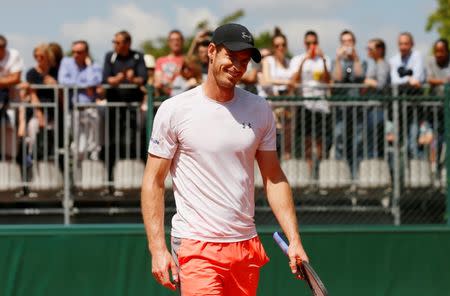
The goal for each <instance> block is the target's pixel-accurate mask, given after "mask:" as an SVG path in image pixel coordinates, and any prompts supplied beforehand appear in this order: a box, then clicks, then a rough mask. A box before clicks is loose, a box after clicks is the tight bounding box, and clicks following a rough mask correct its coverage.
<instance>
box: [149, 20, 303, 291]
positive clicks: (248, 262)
mask: <svg viewBox="0 0 450 296" xmlns="http://www.w3.org/2000/svg"><path fill="white" fill-rule="evenodd" d="M208 56H209V61H210V65H209V67H208V76H207V79H206V81H205V82H204V83H203V84H202V85H200V86H198V87H196V88H194V89H192V90H189V91H187V92H185V93H182V94H180V95H177V96H174V97H172V98H171V99H169V100H166V101H165V102H164V103H163V104H162V105H161V106H160V108H159V110H158V112H157V114H156V117H155V120H154V125H153V131H152V135H151V140H150V144H149V150H148V152H149V157H148V161H147V167H146V169H145V173H144V178H143V184H142V200H141V202H142V214H143V218H144V223H145V228H146V232H147V237H148V243H149V249H150V252H151V256H152V273H153V276H154V277H155V278H156V280H157V281H158V282H159V283H161V284H162V285H164V286H165V287H168V288H170V289H176V287H177V284H178V285H179V287H180V289H181V295H184V296H185V295H256V289H257V285H258V278H259V269H260V267H261V266H263V265H264V264H265V263H267V262H268V260H269V259H268V257H267V255H266V253H265V252H264V248H263V246H262V245H261V242H260V240H259V238H258V235H257V232H256V228H255V223H254V211H255V205H254V161H255V159H256V160H257V162H258V165H259V168H260V171H261V175H262V178H263V180H264V184H265V188H266V192H267V197H268V201H269V204H270V206H271V207H272V210H273V212H274V214H275V216H276V217H277V219H278V221H279V223H280V225H281V227H282V229H283V231H284V232H285V234H286V236H287V237H288V239H289V242H290V245H289V252H288V253H289V257H290V262H289V264H290V267H291V270H292V272H293V273H295V272H296V269H297V268H296V265H297V264H299V263H301V261H302V260H306V261H307V260H308V257H307V255H306V253H305V251H304V249H303V246H302V243H301V240H300V236H299V233H298V225H297V217H296V212H295V208H294V204H293V200H292V193H291V190H290V187H289V184H288V182H287V180H286V177H285V175H284V174H283V172H282V170H281V168H280V165H279V161H278V158H277V153H276V144H275V122H274V118H273V115H272V110H271V107H270V106H269V104H268V103H267V102H266V101H265V100H264V99H263V98H261V97H258V96H256V95H254V94H251V93H249V92H247V91H245V90H242V89H240V88H237V87H236V84H237V83H238V82H239V80H240V79H241V77H242V75H243V74H244V73H245V71H246V68H247V64H248V63H249V61H250V59H253V60H254V61H255V62H259V61H260V60H261V54H260V53H259V51H258V49H256V48H255V47H254V42H253V37H252V35H251V34H250V32H249V31H248V30H247V28H245V27H243V26H241V25H238V24H227V25H223V26H221V27H219V28H217V29H216V30H215V32H214V34H213V37H212V40H211V43H210V45H209V46H208ZM169 170H170V174H171V176H172V179H173V184H174V195H175V202H176V206H177V212H176V214H175V215H174V217H173V218H172V230H171V236H172V238H171V244H172V255H171V254H170V253H169V251H168V249H167V246H166V243H165V235H164V180H165V178H166V175H167V173H168V172H169ZM169 270H170V271H171V273H172V281H171V279H170V277H169Z"/></svg>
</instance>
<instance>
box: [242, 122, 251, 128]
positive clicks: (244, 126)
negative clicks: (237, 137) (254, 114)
mask: <svg viewBox="0 0 450 296" xmlns="http://www.w3.org/2000/svg"><path fill="white" fill-rule="evenodd" d="M242 128H244V129H245V128H252V123H251V122H245V121H244V122H242Z"/></svg>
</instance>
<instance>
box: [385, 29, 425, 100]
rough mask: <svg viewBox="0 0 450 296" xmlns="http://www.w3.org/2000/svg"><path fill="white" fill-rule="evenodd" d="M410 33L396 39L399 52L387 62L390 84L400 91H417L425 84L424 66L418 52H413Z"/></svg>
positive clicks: (402, 34) (412, 40)
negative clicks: (389, 69) (389, 68)
mask: <svg viewBox="0 0 450 296" xmlns="http://www.w3.org/2000/svg"><path fill="white" fill-rule="evenodd" d="M413 46H414V39H413V36H412V35H411V33H409V32H403V33H401V34H400V35H399V37H398V49H399V52H398V53H397V54H396V55H395V56H393V57H392V58H391V59H390V60H389V64H390V66H391V82H392V84H393V85H396V86H399V87H400V88H401V90H403V89H405V90H407V91H409V92H410V91H411V90H418V89H419V88H420V87H421V86H422V84H423V83H424V82H425V66H424V62H423V58H422V55H421V54H420V52H419V51H417V50H413Z"/></svg>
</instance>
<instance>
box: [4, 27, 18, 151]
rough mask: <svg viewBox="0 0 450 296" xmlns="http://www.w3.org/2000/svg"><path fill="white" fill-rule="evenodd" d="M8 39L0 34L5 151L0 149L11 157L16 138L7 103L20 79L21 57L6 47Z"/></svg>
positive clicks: (15, 51) (11, 113) (14, 148)
mask: <svg viewBox="0 0 450 296" xmlns="http://www.w3.org/2000/svg"><path fill="white" fill-rule="evenodd" d="M7 45H8V41H7V40H6V38H5V37H4V36H2V35H0V143H4V145H1V147H4V149H5V151H1V150H0V154H1V155H5V156H6V158H8V159H11V158H14V157H15V155H16V152H17V151H16V147H13V144H14V143H16V144H17V140H16V141H14V139H13V138H14V128H13V126H12V124H11V120H12V116H13V115H14V112H11V111H12V110H8V103H9V101H10V98H11V95H12V93H13V91H14V89H13V88H14V86H16V85H18V84H19V83H20V80H21V74H22V70H23V67H24V65H23V59H22V57H21V56H20V54H19V52H18V51H17V50H15V49H13V48H7Z"/></svg>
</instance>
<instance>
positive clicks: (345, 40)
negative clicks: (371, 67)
mask: <svg viewBox="0 0 450 296" xmlns="http://www.w3.org/2000/svg"><path fill="white" fill-rule="evenodd" d="M340 43H341V45H340V47H339V48H338V49H337V50H336V59H335V60H334V63H333V70H332V78H333V81H334V82H337V83H362V82H363V81H364V77H365V72H366V63H365V62H362V61H361V60H360V58H359V55H358V53H357V52H356V47H355V45H356V38H355V34H353V32H352V31H349V30H344V31H342V33H341V35H340ZM350 93H352V94H353V93H354V94H353V95H357V93H358V91H357V90H350Z"/></svg>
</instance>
